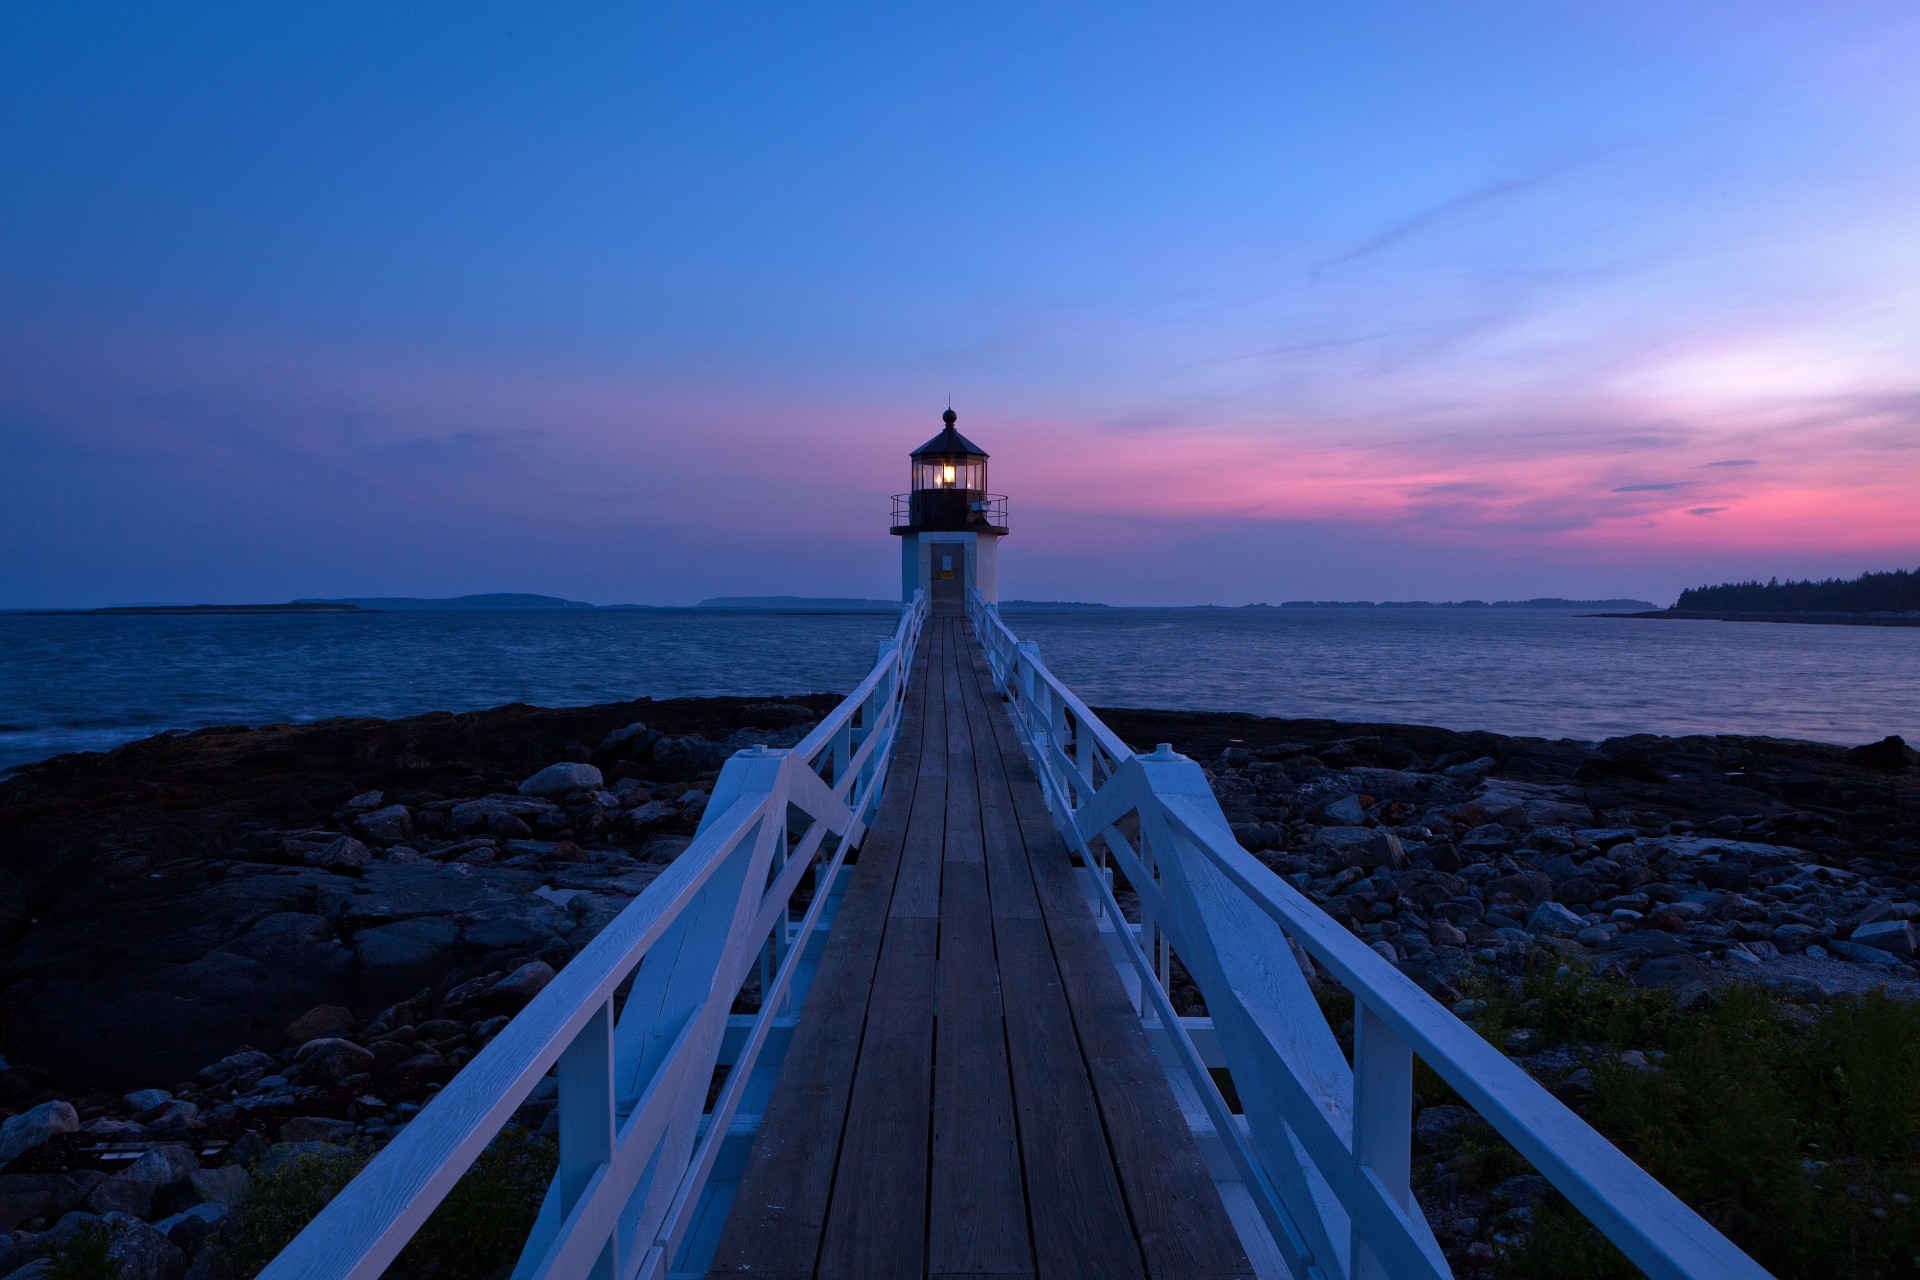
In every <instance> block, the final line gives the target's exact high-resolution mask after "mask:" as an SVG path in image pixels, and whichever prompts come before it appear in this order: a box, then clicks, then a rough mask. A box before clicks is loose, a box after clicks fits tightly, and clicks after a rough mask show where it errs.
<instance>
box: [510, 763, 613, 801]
mask: <svg viewBox="0 0 1920 1280" xmlns="http://www.w3.org/2000/svg"><path fill="white" fill-rule="evenodd" d="M602 785H603V781H602V779H601V777H600V771H599V770H598V769H596V768H594V767H593V766H592V765H590V764H550V765H548V766H547V767H546V768H544V769H542V770H541V771H540V772H538V773H536V774H534V775H533V776H532V777H531V778H528V779H527V780H526V781H525V782H523V783H521V784H520V794H521V795H523V796H552V797H558V796H564V795H568V794H570V793H572V792H575V791H587V790H592V789H597V788H599V787H600V786H602Z"/></svg>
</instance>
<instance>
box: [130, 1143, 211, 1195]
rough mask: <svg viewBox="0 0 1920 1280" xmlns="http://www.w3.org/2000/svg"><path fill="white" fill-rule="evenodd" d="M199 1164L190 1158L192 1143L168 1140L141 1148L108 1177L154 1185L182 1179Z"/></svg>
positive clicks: (169, 1184) (158, 1186) (162, 1185)
mask: <svg viewBox="0 0 1920 1280" xmlns="http://www.w3.org/2000/svg"><path fill="white" fill-rule="evenodd" d="M199 1167H200V1161H199V1160H197V1159H195V1158H194V1154H193V1148H192V1147H189V1146H187V1145H186V1144H184V1143H179V1142H170V1143H167V1144H166V1145H165V1146H159V1147H152V1148H149V1149H148V1150H146V1151H143V1152H141V1153H140V1158H139V1159H138V1160H135V1161H134V1162H133V1163H132V1164H130V1165H128V1166H127V1167H126V1168H124V1169H122V1170H121V1171H120V1172H119V1173H116V1174H114V1175H113V1177H112V1178H111V1179H110V1181H114V1182H122V1181H124V1182H140V1183H145V1184H146V1185H147V1186H150V1187H153V1188H155V1189H158V1188H160V1187H170V1186H172V1185H173V1184H174V1183H176V1182H184V1181H186V1180H187V1179H188V1178H189V1177H191V1176H192V1175H193V1172H194V1171H195V1170H196V1169H198V1168H199Z"/></svg>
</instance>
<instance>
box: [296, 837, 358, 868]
mask: <svg viewBox="0 0 1920 1280" xmlns="http://www.w3.org/2000/svg"><path fill="white" fill-rule="evenodd" d="M302 860H303V861H305V862H306V864H307V865H308V866H310V867H319V868H320V869H321V870H323V871H337V872H340V873H342V874H344V875H352V874H355V873H357V872H359V871H361V870H363V869H365V867H366V866H367V864H369V863H371V862H372V861H373V850H371V849H369V848H367V846H366V845H364V844H361V843H360V842H359V841H358V840H355V839H354V838H353V837H352V836H341V837H340V838H339V839H338V840H335V841H334V842H333V843H332V844H329V845H327V846H325V847H324V848H309V849H308V850H307V852H306V853H305V854H304V855H303V859H302Z"/></svg>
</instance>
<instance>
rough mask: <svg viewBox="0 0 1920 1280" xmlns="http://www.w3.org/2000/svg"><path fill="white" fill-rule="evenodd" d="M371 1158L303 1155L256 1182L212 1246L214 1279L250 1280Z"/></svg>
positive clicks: (255, 1176)
mask: <svg viewBox="0 0 1920 1280" xmlns="http://www.w3.org/2000/svg"><path fill="white" fill-rule="evenodd" d="M367 1159H368V1153H367V1152H364V1151H343V1152H340V1153H337V1154H325V1155H315V1154H308V1155H300V1156H295V1157H294V1158H292V1159H290V1160H286V1161H283V1162H281V1163H280V1164H279V1165H277V1166H275V1167H274V1168H273V1169H271V1170H266V1171H262V1170H260V1169H257V1168H256V1169H255V1171H254V1174H253V1178H252V1180H251V1181H250V1182H249V1183H248V1184H247V1189H246V1192H245V1194H244V1195H242V1196H241V1197H240V1199H239V1201H238V1202H237V1203H236V1204H235V1205H234V1206H233V1210H232V1212H230V1213H229V1214H228V1215H227V1216H226V1218H225V1219H224V1220H222V1222H221V1223H220V1227H219V1230H218V1231H216V1232H215V1233H214V1235H213V1238H212V1239H211V1240H210V1241H209V1242H208V1244H207V1248H208V1249H210V1250H211V1251H212V1257H211V1259H210V1268H211V1272H212V1275H213V1277H214V1280H249V1277H252V1276H255V1275H258V1274H259V1272H260V1270H261V1268H263V1267H265V1266H266V1265H267V1263H269V1262H271V1261H272V1260H273V1258H274V1255H275V1254H277V1253H279V1252H280V1251H281V1250H282V1249H284V1248H286V1247H287V1245H289V1244H290V1243H292V1241H293V1238H294V1237H295V1236H297V1235H299V1234H300V1232H301V1230H302V1229H303V1228H304V1227H305V1226H306V1225H307V1224H308V1223H309V1222H312V1221H313V1219H314V1216H315V1215H317V1214H318V1213H319V1212H320V1210H322V1209H324V1208H325V1207H326V1205H327V1202H328V1201H329V1200H331V1199H333V1197H334V1196H336V1195H338V1194H339V1192H340V1188H342V1187H344V1186H346V1185H347V1183H349V1182H351V1181H353V1176H354V1175H355V1174H357V1173H359V1172H360V1170H361V1169H362V1168H363V1167H364V1166H365V1165H366V1163H367Z"/></svg>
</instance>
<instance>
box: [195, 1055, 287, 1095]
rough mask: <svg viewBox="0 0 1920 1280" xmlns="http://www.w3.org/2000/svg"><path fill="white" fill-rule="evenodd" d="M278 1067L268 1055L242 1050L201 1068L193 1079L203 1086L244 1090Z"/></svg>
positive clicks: (271, 1056)
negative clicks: (221, 1085)
mask: <svg viewBox="0 0 1920 1280" xmlns="http://www.w3.org/2000/svg"><path fill="white" fill-rule="evenodd" d="M279 1065H280V1064H279V1063H278V1062H277V1061H275V1060H274V1057H273V1055H272V1054H270V1053H262V1052H260V1051H259V1050H258V1049H242V1050H240V1052H238V1053H234V1054H229V1055H228V1056H226V1057H224V1058H222V1059H220V1061H218V1062H216V1063H214V1064H213V1065H212V1066H210V1067H203V1068H201V1070H200V1073H199V1074H198V1075H196V1076H195V1077H194V1079H195V1080H196V1081H197V1082H198V1083H200V1084H203V1085H209V1086H211V1085H217V1084H224V1085H231V1086H233V1087H234V1088H238V1089H244V1088H246V1087H247V1086H249V1085H251V1084H252V1083H253V1082H254V1081H255V1080H258V1079H259V1078H260V1077H261V1076H263V1075H266V1074H267V1073H268V1072H269V1071H272V1070H273V1069H274V1068H276V1067H278V1066H279Z"/></svg>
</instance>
